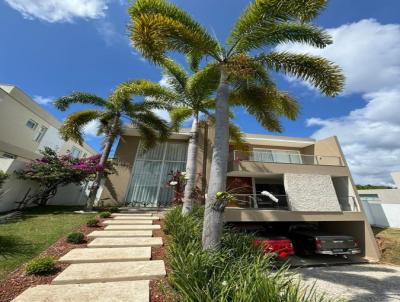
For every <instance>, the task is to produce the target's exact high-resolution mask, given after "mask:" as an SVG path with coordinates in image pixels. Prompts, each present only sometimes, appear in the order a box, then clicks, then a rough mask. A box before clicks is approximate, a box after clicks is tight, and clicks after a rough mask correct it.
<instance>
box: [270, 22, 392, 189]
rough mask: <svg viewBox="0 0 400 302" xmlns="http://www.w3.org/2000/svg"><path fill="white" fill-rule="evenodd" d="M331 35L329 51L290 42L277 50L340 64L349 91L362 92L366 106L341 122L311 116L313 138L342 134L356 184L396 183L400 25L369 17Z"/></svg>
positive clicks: (343, 27)
mask: <svg viewBox="0 0 400 302" xmlns="http://www.w3.org/2000/svg"><path fill="white" fill-rule="evenodd" d="M328 32H329V33H330V34H331V35H332V37H333V41H334V43H333V44H332V45H329V46H328V47H326V48H325V49H317V48H313V47H309V46H304V45H300V44H291V45H283V46H280V47H279V48H278V50H286V51H291V52H297V53H311V54H315V55H320V56H323V57H325V58H328V59H329V60H331V61H333V62H335V63H336V64H338V65H339V66H341V67H342V68H343V72H344V74H345V76H346V88H345V92H344V93H345V94H360V95H361V97H362V98H363V99H364V101H365V106H363V107H361V108H358V109H355V110H352V111H351V112H350V113H349V114H348V115H346V116H342V117H339V118H332V119H320V118H311V119H308V121H307V125H308V126H317V127H319V129H318V130H317V131H316V132H315V133H314V134H313V135H312V136H313V137H314V138H317V139H321V138H325V137H328V136H332V135H337V136H338V138H339V140H340V142H341V144H342V147H343V151H344V153H345V155H346V158H347V161H348V163H349V166H350V168H351V171H352V173H353V175H354V178H355V180H356V182H358V183H364V184H366V183H371V184H388V183H391V182H392V181H391V178H390V175H389V174H390V172H392V171H396V170H397V171H399V170H400V140H399V137H400V24H387V25H383V24H380V23H378V22H377V21H376V20H372V19H368V20H361V21H359V22H356V23H352V24H346V25H342V26H339V27H337V28H331V29H328ZM291 80H293V79H291ZM307 86H308V85H307ZM308 87H310V86H308ZM338 106H339V104H338Z"/></svg>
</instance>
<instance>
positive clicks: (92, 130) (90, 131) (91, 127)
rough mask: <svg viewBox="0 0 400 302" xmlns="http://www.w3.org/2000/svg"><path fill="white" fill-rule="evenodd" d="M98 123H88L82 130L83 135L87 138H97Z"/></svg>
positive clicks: (95, 121)
mask: <svg viewBox="0 0 400 302" xmlns="http://www.w3.org/2000/svg"><path fill="white" fill-rule="evenodd" d="M99 125H100V123H99V121H97V120H94V121H91V122H89V123H88V124H87V125H86V126H85V128H84V129H83V133H84V134H85V135H87V136H97V130H98V128H99Z"/></svg>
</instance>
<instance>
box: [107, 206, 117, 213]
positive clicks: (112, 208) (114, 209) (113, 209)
mask: <svg viewBox="0 0 400 302" xmlns="http://www.w3.org/2000/svg"><path fill="white" fill-rule="evenodd" d="M108 211H109V212H111V213H118V212H119V209H118V207H111V208H109V209H108Z"/></svg>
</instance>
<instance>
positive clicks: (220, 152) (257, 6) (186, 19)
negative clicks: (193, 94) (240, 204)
mask: <svg viewBox="0 0 400 302" xmlns="http://www.w3.org/2000/svg"><path fill="white" fill-rule="evenodd" d="M326 4H327V0H255V1H252V2H251V3H250V4H249V5H248V6H247V7H246V9H245V10H244V11H243V12H242V14H241V15H240V17H239V18H238V20H237V21H236V23H235V24H234V26H233V28H232V31H231V33H230V35H229V36H228V39H227V41H226V43H224V44H223V43H220V42H219V41H218V40H216V38H214V37H213V36H212V35H211V34H210V33H208V32H207V30H206V29H205V28H204V27H203V26H201V25H200V24H199V23H198V22H196V21H195V20H193V18H192V17H191V16H190V15H189V14H188V13H186V12H185V11H183V10H182V9H180V8H179V7H177V6H176V5H174V4H171V3H169V2H167V1H166V0H137V1H136V2H135V3H133V4H132V6H131V7H130V8H129V14H130V16H131V18H132V22H131V24H130V31H131V39H132V41H133V44H134V46H135V48H136V49H137V50H138V51H140V52H141V54H142V55H143V56H144V57H146V58H148V59H149V60H151V61H153V62H155V63H159V62H162V60H163V59H164V57H165V55H166V53H167V52H171V51H176V52H179V53H182V54H184V55H186V56H187V57H188V58H189V59H190V62H191V65H192V66H198V65H199V64H201V63H204V64H205V63H208V64H207V66H206V67H205V68H203V69H202V70H203V73H204V74H208V76H209V77H211V76H216V78H217V79H218V83H217V90H216V99H217V103H216V110H215V118H216V122H215V144H214V148H213V154H212V163H211V171H210V178H209V186H208V194H207V200H206V209H205V215H204V226H203V248H204V249H213V248H216V247H218V245H219V243H220V239H221V234H222V226H223V222H222V221H223V220H222V218H223V209H222V210H219V208H218V207H217V206H216V204H217V203H218V200H217V193H218V192H223V191H225V189H226V188H225V187H226V174H227V162H228V155H229V148H228V133H229V126H228V125H229V123H228V121H229V105H230V104H234V105H242V106H244V107H245V108H246V109H247V111H248V112H249V113H251V114H253V115H254V116H255V117H256V118H257V119H258V120H259V122H261V124H263V121H264V120H268V119H270V120H271V124H272V123H275V125H274V127H273V129H274V130H276V131H279V130H281V126H280V124H279V120H278V118H277V117H278V115H279V113H281V112H282V110H284V109H285V108H286V109H287V108H294V107H296V101H295V100H294V99H293V98H291V97H290V96H289V95H288V94H286V93H283V92H281V91H279V90H278V89H277V87H276V85H275V84H274V82H273V80H272V79H271V77H270V72H271V71H274V72H282V73H284V74H288V75H291V76H294V77H297V78H299V79H301V80H305V81H308V82H310V83H311V84H312V85H313V86H315V87H316V88H318V89H319V90H320V91H321V92H322V93H324V94H326V95H328V96H335V95H337V94H338V93H339V92H340V91H341V90H342V89H343V85H344V77H343V75H342V73H341V70H340V68H339V67H338V66H336V65H334V64H333V63H331V62H329V61H328V60H326V59H324V58H321V57H318V56H312V55H308V54H294V53H289V52H279V51H276V50H275V46H276V45H278V44H281V43H286V42H301V43H307V44H310V45H312V46H316V47H320V48H323V47H325V46H327V45H328V44H331V43H332V40H331V38H330V36H329V35H328V34H327V33H326V32H325V31H324V30H323V29H321V28H319V27H317V26H315V25H313V24H311V21H312V19H314V18H315V17H316V16H317V15H318V14H319V13H320V11H321V10H322V9H323V8H324V7H325V6H326ZM203 58H209V59H211V60H208V61H206V62H204V59H203ZM293 112H295V110H293ZM292 118H295V115H293V116H292Z"/></svg>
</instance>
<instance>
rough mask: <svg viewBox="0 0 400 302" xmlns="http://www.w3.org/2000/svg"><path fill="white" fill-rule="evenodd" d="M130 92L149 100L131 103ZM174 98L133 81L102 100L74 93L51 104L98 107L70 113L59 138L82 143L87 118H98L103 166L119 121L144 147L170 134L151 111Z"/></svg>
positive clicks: (98, 177) (96, 183) (158, 88)
mask: <svg viewBox="0 0 400 302" xmlns="http://www.w3.org/2000/svg"><path fill="white" fill-rule="evenodd" d="M134 95H136V96H143V97H150V98H151V100H144V101H141V102H137V103H134V102H133V101H132V98H133V96H134ZM174 100H175V96H174V95H172V93H171V92H170V91H169V90H168V89H165V88H164V87H162V86H161V85H159V84H156V83H153V82H150V81H145V80H133V81H128V82H125V83H122V84H120V85H119V86H118V87H117V88H116V89H115V90H114V91H113V92H112V93H111V94H110V96H109V97H108V98H106V99H104V98H102V97H99V96H96V95H94V94H90V93H84V92H74V93H72V94H70V95H67V96H63V97H60V98H58V99H57V100H56V101H55V103H54V104H55V106H56V107H57V108H58V109H59V110H61V111H65V110H66V109H68V108H69V106H70V105H71V104H73V103H81V104H86V105H94V106H97V107H99V109H84V110H80V111H77V112H74V113H72V114H70V115H69V116H68V117H67V118H66V119H65V121H64V124H63V125H62V126H61V128H60V134H61V136H62V138H63V139H65V140H68V139H71V140H73V141H76V142H78V143H79V144H81V145H82V143H83V136H82V130H83V127H84V126H85V125H87V124H88V123H89V122H91V121H99V128H98V134H99V135H100V134H104V136H105V139H104V144H103V152H102V155H101V158H100V161H99V165H100V166H105V165H106V163H107V160H108V158H109V156H110V152H111V148H112V146H113V144H114V141H115V140H116V139H117V138H118V136H120V135H121V133H122V127H121V126H122V123H123V120H128V121H130V122H131V123H132V124H133V125H134V126H135V127H137V129H138V130H139V132H140V133H141V138H142V139H143V143H144V147H145V148H151V147H153V146H154V145H155V144H156V142H157V140H164V139H166V138H167V137H168V136H169V133H170V130H169V125H168V123H167V122H166V121H164V120H163V119H160V118H159V117H158V116H157V115H155V114H154V113H153V112H152V110H153V109H170V103H171V102H172V101H174ZM103 176H104V175H103V173H102V172H98V173H97V174H96V178H95V180H94V182H93V185H92V187H91V191H90V194H89V198H88V201H87V209H88V210H92V208H93V204H94V201H95V199H96V195H97V191H98V188H99V185H100V181H101V179H102V178H103Z"/></svg>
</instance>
